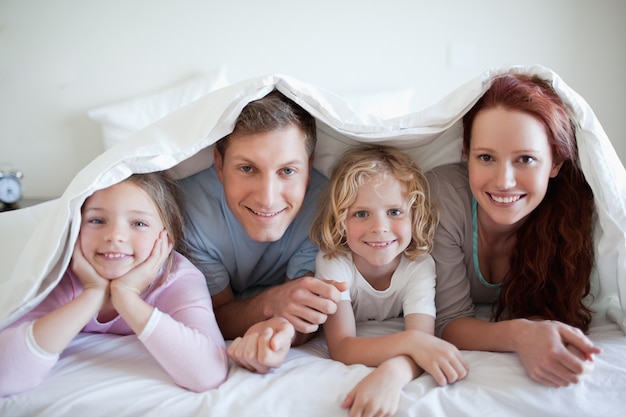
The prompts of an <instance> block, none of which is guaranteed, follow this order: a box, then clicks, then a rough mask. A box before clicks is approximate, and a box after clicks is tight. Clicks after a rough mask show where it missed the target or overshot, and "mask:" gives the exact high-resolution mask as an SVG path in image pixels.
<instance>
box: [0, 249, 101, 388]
mask: <svg viewBox="0 0 626 417" xmlns="http://www.w3.org/2000/svg"><path fill="white" fill-rule="evenodd" d="M81 254H82V252H81ZM75 259H76V257H74V258H73V259H72V269H75V270H76V271H78V272H80V271H81V268H80V266H79V264H80V262H81V261H80V260H79V261H78V262H75ZM81 259H84V258H81ZM92 278H93V277H92ZM79 279H80V278H79ZM82 279H83V283H82V284H83V286H85V287H87V288H86V289H85V290H83V289H82V288H81V285H80V283H79V282H78V281H77V280H75V279H74V278H72V275H70V274H68V273H66V274H65V275H64V276H63V277H62V278H61V281H60V282H59V284H58V285H57V286H56V287H55V288H54V289H53V290H52V292H51V293H50V294H49V295H48V296H47V297H46V298H45V299H44V300H43V301H42V302H41V303H40V304H39V305H38V306H37V307H36V308H34V309H33V310H32V311H30V312H29V313H27V314H26V315H25V316H24V317H22V318H21V319H19V320H18V321H17V322H16V323H15V324H13V325H12V326H10V327H9V328H7V329H4V330H3V331H2V332H0V346H2V349H0V396H4V395H9V394H15V393H18V392H23V391H26V390H29V389H32V388H34V387H36V386H37V385H39V384H40V383H41V381H42V380H43V379H44V378H45V376H46V375H47V374H48V372H49V371H50V369H51V368H52V367H53V366H54V364H55V363H56V362H57V360H58V358H59V353H60V352H62V351H63V350H64V349H65V348H66V347H67V345H68V344H69V343H70V342H71V341H72V339H73V338H74V337H75V336H76V334H77V333H79V332H80V331H81V330H82V328H83V327H84V326H85V325H86V324H87V322H88V321H89V320H90V319H92V318H93V317H94V316H95V315H96V314H97V312H98V309H99V308H100V306H101V305H102V304H103V303H104V302H105V300H106V297H107V294H108V289H107V286H108V281H104V282H101V284H103V286H104V287H103V288H101V287H100V285H97V280H96V281H91V283H90V281H89V279H88V277H84V276H83V278H82ZM76 294H78V295H76Z"/></svg>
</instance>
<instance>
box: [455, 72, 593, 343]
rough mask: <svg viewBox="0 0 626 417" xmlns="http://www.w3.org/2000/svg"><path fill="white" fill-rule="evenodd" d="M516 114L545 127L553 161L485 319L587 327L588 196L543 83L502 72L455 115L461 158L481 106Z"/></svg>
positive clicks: (564, 124) (570, 141)
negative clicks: (459, 122) (555, 169)
mask: <svg viewBox="0 0 626 417" xmlns="http://www.w3.org/2000/svg"><path fill="white" fill-rule="evenodd" d="M494 107H501V108H505V109H509V110H516V111H522V112H524V113H527V114H530V115H531V116H533V117H535V118H536V119H537V120H539V121H540V122H541V123H542V124H543V125H544V126H545V129H546V133H547V136H548V141H549V144H550V148H551V150H552V158H553V162H554V163H555V164H558V163H561V162H562V163H563V165H562V166H561V169H560V170H559V173H558V175H557V176H556V177H555V178H552V179H550V182H549V185H548V189H547V192H546V196H545V198H544V199H543V201H542V202H541V204H540V205H539V206H538V207H537V208H536V209H535V210H534V211H533V212H532V213H531V214H530V215H529V217H528V219H527V220H526V221H525V222H524V224H523V225H522V226H521V227H520V228H519V230H518V232H517V240H516V246H515V249H514V250H513V251H512V253H511V255H510V260H509V261H510V269H509V272H508V273H507V275H506V276H505V279H504V281H503V283H502V287H501V290H500V295H499V299H498V302H497V303H495V305H494V310H493V319H494V320H503V319H509V318H521V317H524V318H532V317H540V318H543V319H548V320H558V321H561V322H563V323H567V324H569V325H572V326H575V327H578V328H580V329H581V330H583V331H587V330H588V328H589V324H590V322H591V318H592V311H591V310H590V309H589V307H588V306H587V305H586V303H585V298H586V297H587V296H588V295H589V292H590V287H591V284H590V276H591V270H592V268H593V264H594V251H593V221H594V215H595V205H594V200H593V193H592V191H591V188H590V187H589V184H588V183H587V181H586V180H585V177H584V175H583V173H582V170H581V169H580V165H579V160H578V148H577V145H576V135H575V127H574V125H573V123H572V120H571V119H570V117H569V114H568V112H567V109H566V106H565V104H564V103H563V102H562V100H561V99H560V98H559V96H558V95H557V94H556V92H555V91H554V89H553V88H552V87H551V86H550V85H549V84H548V83H547V82H546V81H544V80H542V79H540V78H539V77H536V76H529V75H512V74H511V75H505V76H501V77H497V78H496V79H494V80H493V83H492V85H491V87H490V88H489V89H488V90H487V92H486V93H485V94H484V95H483V96H482V97H481V98H480V99H479V101H478V102H477V103H476V105H475V106H474V107H473V108H472V109H471V110H470V111H469V112H468V113H467V114H465V116H464V117H463V152H464V154H465V155H466V156H467V155H468V150H469V147H470V141H471V132H472V125H473V122H474V119H475V117H476V115H477V114H478V113H479V112H480V111H481V110H484V109H489V108H494Z"/></svg>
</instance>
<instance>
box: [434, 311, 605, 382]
mask: <svg viewBox="0 0 626 417" xmlns="http://www.w3.org/2000/svg"><path fill="white" fill-rule="evenodd" d="M443 338H444V339H445V340H448V341H449V342H451V343H453V344H454V345H456V346H457V347H458V348H459V349H467V350H482V351H492V352H516V353H518V354H519V356H520V359H521V361H522V364H523V365H524V368H525V369H526V372H527V373H528V375H529V376H530V377H531V378H532V379H533V380H535V381H537V382H539V383H541V384H544V385H548V386H552V387H563V386H568V385H570V384H575V383H577V382H579V381H580V378H581V376H582V375H583V374H584V373H585V371H586V370H587V369H588V365H589V363H590V362H592V361H593V355H595V354H598V353H600V352H601V351H600V349H599V348H598V347H596V346H594V345H593V343H592V342H591V340H589V339H588V338H587V337H586V336H585V335H584V334H583V333H582V332H581V331H580V330H579V329H576V328H574V327H571V326H568V325H566V324H563V323H561V322H557V321H551V320H528V319H514V320H505V321H500V322H487V321H484V320H479V319H474V318H459V319H456V320H453V321H452V322H450V323H449V324H448V325H447V326H446V327H445V329H444V331H443ZM570 345H571V346H574V347H575V348H577V349H578V350H579V351H580V352H582V355H583V356H584V357H585V358H586V359H585V360H583V359H581V358H580V357H578V356H577V355H575V354H573V353H572V352H571V351H570V350H569V349H568V346H570Z"/></svg>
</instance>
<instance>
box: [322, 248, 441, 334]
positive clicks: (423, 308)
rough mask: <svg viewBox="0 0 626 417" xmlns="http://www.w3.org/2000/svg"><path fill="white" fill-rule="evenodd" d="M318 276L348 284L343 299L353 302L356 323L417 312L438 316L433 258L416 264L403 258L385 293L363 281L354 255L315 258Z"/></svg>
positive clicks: (427, 256) (416, 260) (427, 258)
mask: <svg viewBox="0 0 626 417" xmlns="http://www.w3.org/2000/svg"><path fill="white" fill-rule="evenodd" d="M315 275H316V276H317V277H318V278H323V279H332V280H335V281H345V282H347V283H348V286H349V289H348V290H347V291H345V292H343V293H342V294H341V299H342V300H348V301H351V302H352V309H353V310H354V318H355V320H356V322H362V321H368V320H377V321H382V320H387V319H390V318H394V317H399V316H402V315H404V316H406V315H408V314H414V313H422V314H428V315H430V316H433V317H435V277H436V273H435V262H434V261H433V258H432V257H431V256H430V255H421V256H419V257H418V258H416V259H415V260H413V261H410V260H409V259H407V258H406V257H405V256H402V258H401V260H400V264H399V265H398V268H396V271H395V272H394V273H393V276H392V277H391V284H390V285H389V288H387V289H386V290H383V291H378V290H376V289H374V288H372V286H371V285H370V284H369V283H368V282H367V281H366V280H365V278H363V275H361V273H360V272H359V270H358V269H357V268H356V266H355V265H354V262H353V261H352V254H347V255H341V256H339V257H336V258H333V259H326V258H324V254H323V253H322V252H321V251H320V252H319V253H318V254H317V258H316V259H315Z"/></svg>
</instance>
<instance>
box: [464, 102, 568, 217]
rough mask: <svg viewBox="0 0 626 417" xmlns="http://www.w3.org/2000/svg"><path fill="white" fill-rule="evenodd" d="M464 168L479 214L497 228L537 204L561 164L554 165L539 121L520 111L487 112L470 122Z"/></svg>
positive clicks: (500, 109)
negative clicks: (465, 166) (467, 150)
mask: <svg viewBox="0 0 626 417" xmlns="http://www.w3.org/2000/svg"><path fill="white" fill-rule="evenodd" d="M468 168H469V183H470V188H471V190H472V194H474V197H475V198H476V201H477V202H478V206H479V215H480V216H481V217H482V218H483V219H484V220H487V221H490V222H493V223H494V224H496V225H499V226H514V225H516V224H518V223H519V222H520V221H522V220H524V219H525V218H526V217H527V216H528V215H529V214H530V213H532V211H533V210H535V208H537V206H538V205H539V204H540V203H541V201H542V200H543V198H544V197H545V195H546V190H547V188H548V181H549V179H550V178H552V177H555V176H556V175H557V174H558V172H559V168H560V164H559V165H555V164H554V163H553V160H552V151H551V149H550V146H549V144H548V136H547V133H546V130H545V128H544V126H543V124H542V123H541V122H540V121H539V120H538V119H536V118H535V117H533V116H531V115H530V114H528V113H524V112H521V111H515V110H507V109H503V108H490V109H486V110H481V111H480V112H479V113H478V114H477V115H476V117H475V119H474V124H473V127H472V131H471V141H470V148H469V152H468ZM485 215H486V218H485Z"/></svg>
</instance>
